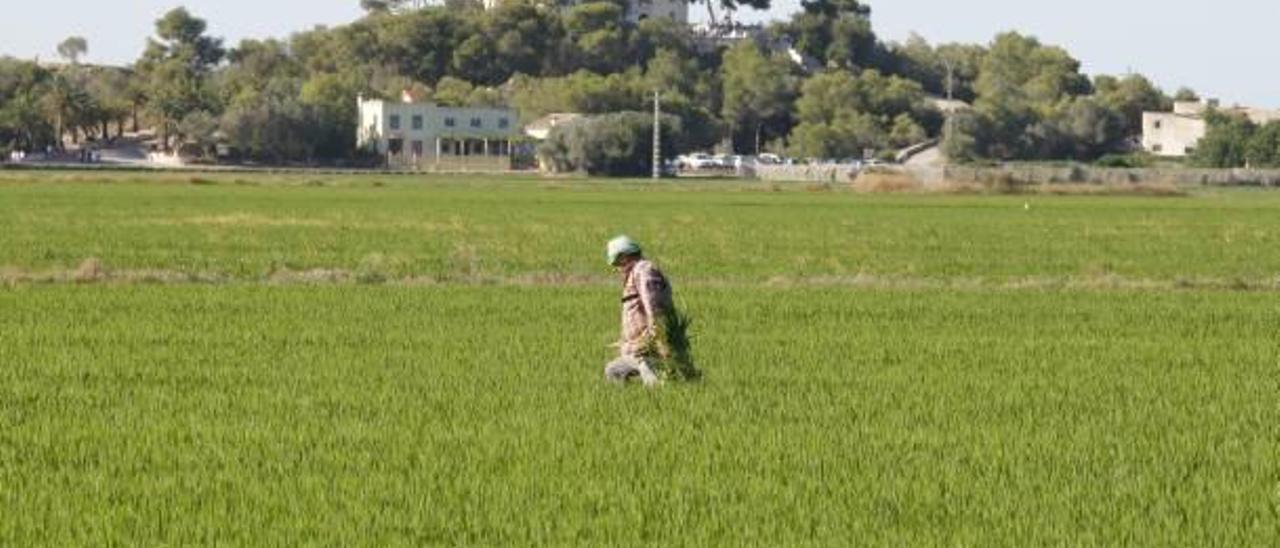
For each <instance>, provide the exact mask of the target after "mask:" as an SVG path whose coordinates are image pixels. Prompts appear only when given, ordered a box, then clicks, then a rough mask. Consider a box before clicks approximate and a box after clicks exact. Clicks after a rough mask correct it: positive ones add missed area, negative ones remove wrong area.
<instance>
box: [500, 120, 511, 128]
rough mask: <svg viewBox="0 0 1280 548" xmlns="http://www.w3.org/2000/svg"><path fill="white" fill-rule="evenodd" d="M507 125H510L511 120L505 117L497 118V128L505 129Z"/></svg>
mask: <svg viewBox="0 0 1280 548" xmlns="http://www.w3.org/2000/svg"><path fill="white" fill-rule="evenodd" d="M509 127H511V120H508V119H506V118H498V128H499V129H507V128H509Z"/></svg>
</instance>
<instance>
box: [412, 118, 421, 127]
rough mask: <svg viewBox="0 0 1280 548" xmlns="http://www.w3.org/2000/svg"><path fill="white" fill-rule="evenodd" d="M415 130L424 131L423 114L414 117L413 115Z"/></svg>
mask: <svg viewBox="0 0 1280 548" xmlns="http://www.w3.org/2000/svg"><path fill="white" fill-rule="evenodd" d="M413 129H422V115H421V114H414V115H413Z"/></svg>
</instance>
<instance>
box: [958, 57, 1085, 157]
mask: <svg viewBox="0 0 1280 548" xmlns="http://www.w3.org/2000/svg"><path fill="white" fill-rule="evenodd" d="M1079 70H1080V62H1079V61H1077V60H1075V59H1073V58H1072V57H1071V56H1070V55H1069V54H1067V52H1066V51H1064V50H1063V49H1061V48H1057V47H1052V46H1044V45H1042V44H1040V42H1039V41H1038V40H1036V39H1035V38H1033V37H1029V36H1023V35H1021V34H1018V33H1015V32H1008V33H1004V34H1001V35H999V36H997V37H996V39H995V41H993V42H992V44H991V46H990V48H988V49H987V53H986V55H984V56H983V58H982V67H981V69H980V71H979V76H978V80H977V82H976V83H975V86H974V89H975V91H976V92H977V100H976V101H975V102H974V108H975V111H976V114H977V116H978V117H979V118H980V120H979V123H976V124H973V128H974V129H977V128H981V132H980V134H971V135H968V136H967V137H968V138H971V139H973V145H974V147H975V150H976V153H977V154H978V155H979V156H983V157H989V158H999V159H1017V158H1037V157H1041V156H1039V155H1040V154H1043V153H1044V151H1046V150H1057V149H1058V146H1057V145H1056V144H1049V145H1046V144H1045V143H1042V142H1041V140H1043V139H1046V138H1050V137H1056V135H1057V134H1056V133H1054V132H1053V131H1051V127H1050V126H1049V125H1044V124H1042V122H1045V121H1046V120H1047V119H1049V118H1050V117H1051V116H1053V115H1055V114H1056V113H1058V112H1059V109H1060V108H1061V105H1062V104H1063V103H1065V102H1070V100H1071V98H1072V97H1077V96H1081V95H1087V94H1089V93H1090V92H1091V91H1092V86H1091V84H1090V82H1089V80H1088V79H1087V78H1086V77H1084V76H1083V75H1082V74H1080V72H1079Z"/></svg>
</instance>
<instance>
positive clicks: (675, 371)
mask: <svg viewBox="0 0 1280 548" xmlns="http://www.w3.org/2000/svg"><path fill="white" fill-rule="evenodd" d="M692 325H693V320H692V318H690V317H689V316H688V315H687V314H685V313H683V312H681V311H680V310H679V309H675V310H672V311H671V312H669V313H667V314H664V315H663V316H662V320H661V321H660V322H658V324H657V332H656V333H655V334H654V338H653V340H654V345H655V346H656V348H655V349H654V350H655V351H654V354H656V355H657V356H658V360H657V361H656V364H655V366H654V369H655V372H657V373H658V375H659V376H661V377H662V378H664V379H668V380H675V381H698V380H702V371H700V370H699V369H698V368H697V367H696V366H695V365H694V363H693V348H692V344H691V342H692V337H691V336H690V333H689V328H690V327H691V326H692Z"/></svg>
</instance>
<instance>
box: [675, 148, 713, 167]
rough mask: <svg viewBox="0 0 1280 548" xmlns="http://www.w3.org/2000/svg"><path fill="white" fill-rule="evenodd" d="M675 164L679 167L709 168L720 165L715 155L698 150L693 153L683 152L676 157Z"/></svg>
mask: <svg viewBox="0 0 1280 548" xmlns="http://www.w3.org/2000/svg"><path fill="white" fill-rule="evenodd" d="M676 165H677V166H679V167H680V169H711V168H715V167H720V164H719V163H718V162H717V161H716V159H715V157H713V156H711V155H710V154H706V153H702V152H698V153H694V154H685V155H684V156H681V157H679V158H676Z"/></svg>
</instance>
